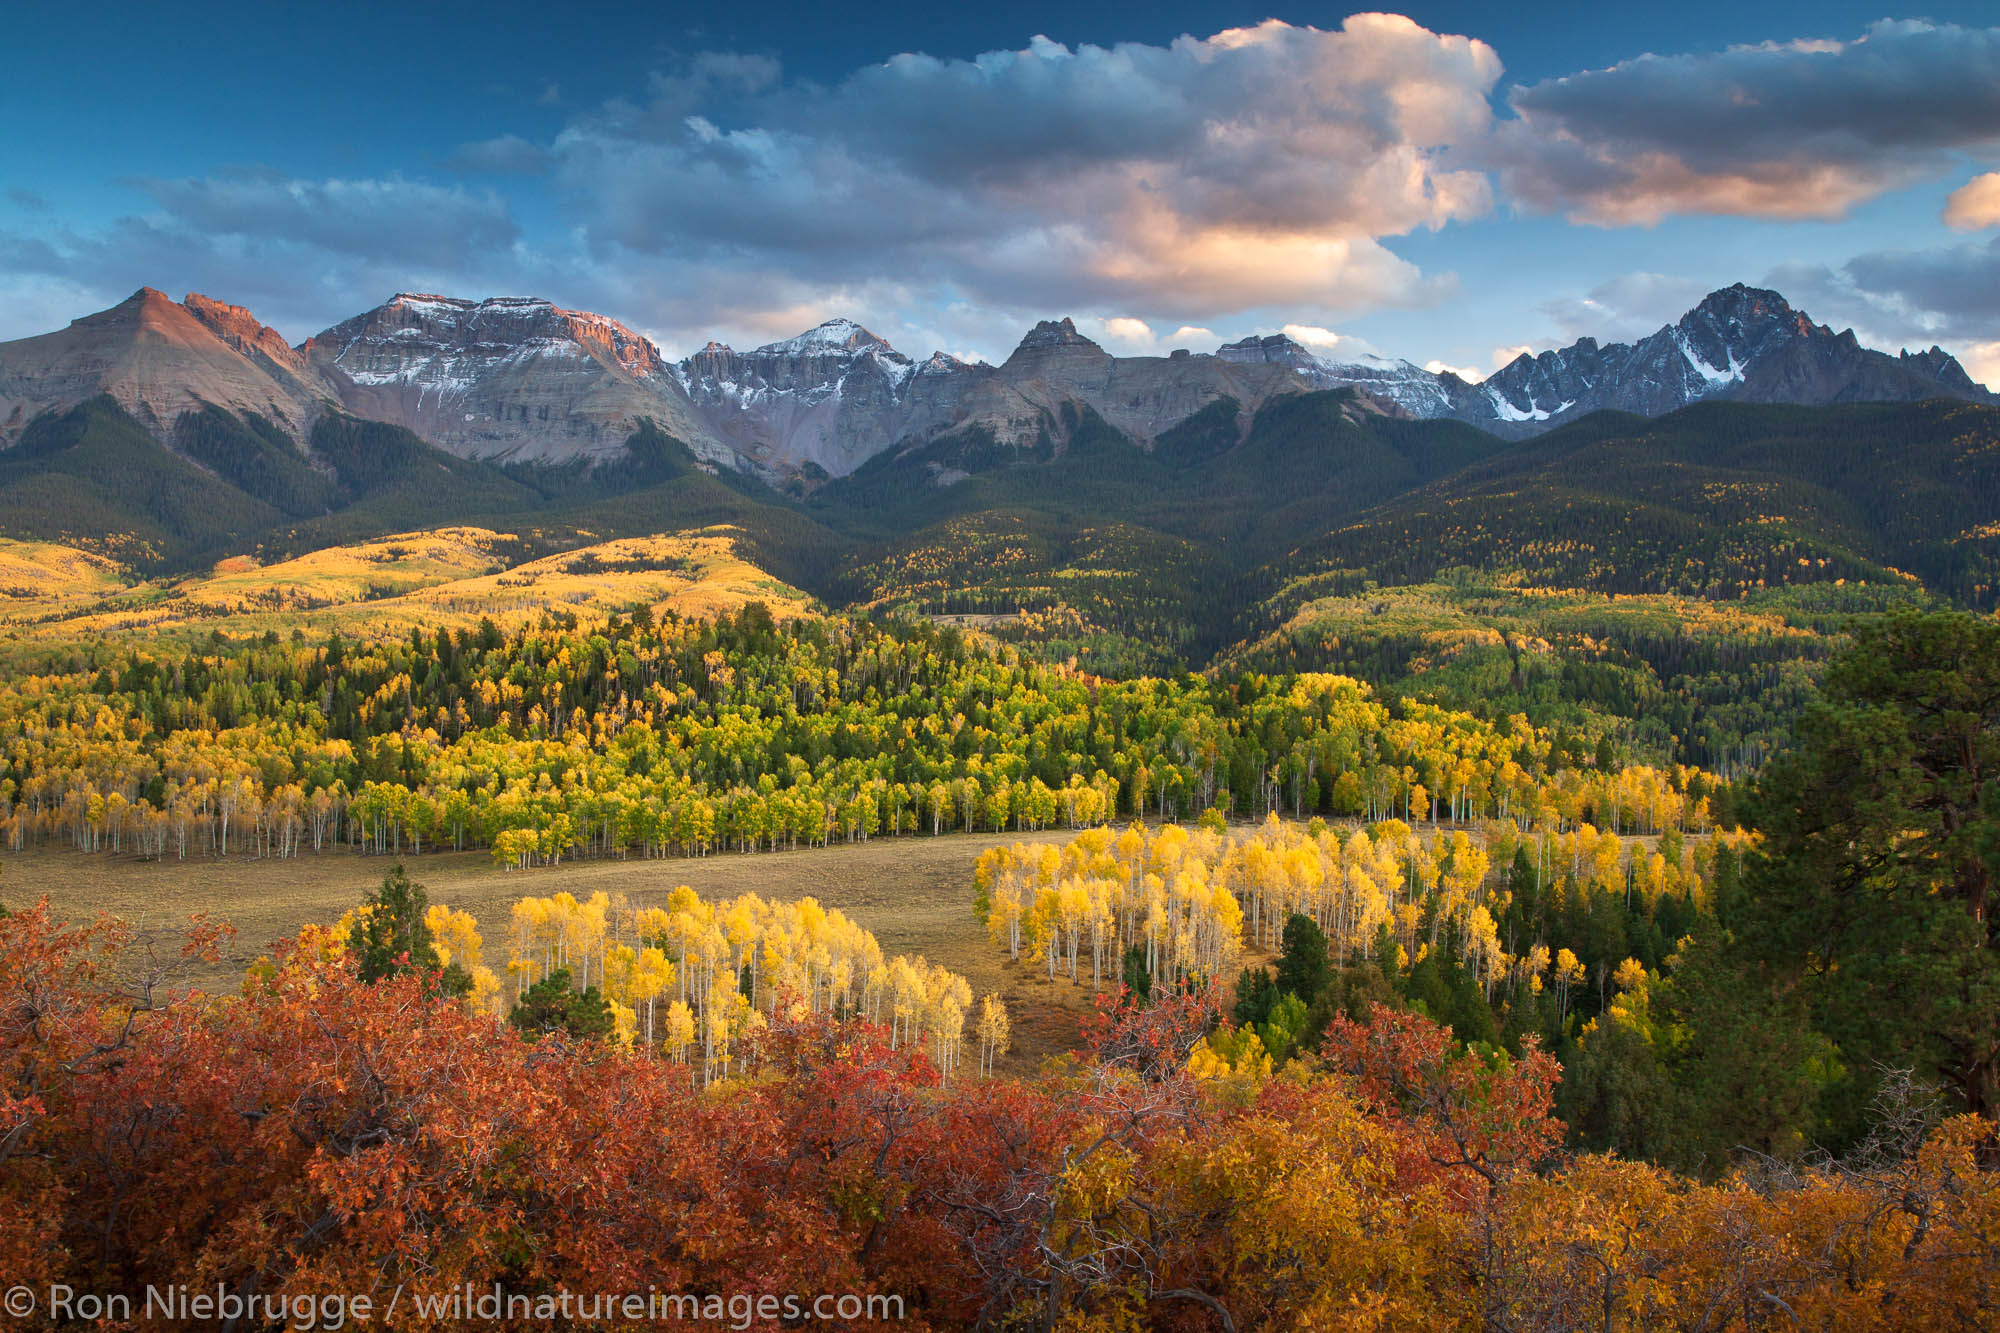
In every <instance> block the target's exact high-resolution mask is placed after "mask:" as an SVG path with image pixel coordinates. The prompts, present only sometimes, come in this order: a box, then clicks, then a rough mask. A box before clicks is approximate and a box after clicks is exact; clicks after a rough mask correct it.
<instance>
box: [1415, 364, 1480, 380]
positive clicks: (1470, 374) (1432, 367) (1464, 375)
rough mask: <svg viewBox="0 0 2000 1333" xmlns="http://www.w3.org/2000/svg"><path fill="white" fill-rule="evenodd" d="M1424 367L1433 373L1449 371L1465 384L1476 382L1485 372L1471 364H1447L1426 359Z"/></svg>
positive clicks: (1439, 373) (1440, 373)
mask: <svg viewBox="0 0 2000 1333" xmlns="http://www.w3.org/2000/svg"><path fill="white" fill-rule="evenodd" d="M1424 369H1425V370H1428V371H1429V372H1430V373H1431V374H1433V375H1442V374H1444V373H1445V372H1447V371H1449V372H1450V373H1452V374H1454V375H1456V376H1458V377H1459V378H1460V379H1462V380H1464V381H1465V382H1466V383H1467V384H1477V383H1479V382H1480V381H1481V380H1483V379H1485V378H1486V372H1485V371H1483V370H1479V369H1476V368H1474V367H1472V366H1453V365H1447V364H1446V363H1445V362H1443V361H1426V362H1424Z"/></svg>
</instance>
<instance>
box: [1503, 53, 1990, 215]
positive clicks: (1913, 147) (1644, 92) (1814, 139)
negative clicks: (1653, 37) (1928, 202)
mask: <svg viewBox="0 0 2000 1333" xmlns="http://www.w3.org/2000/svg"><path fill="white" fill-rule="evenodd" d="M1508 100H1509V102H1510V103H1511V105H1512V107H1513V109H1514V111H1515V114H1516V119H1514V120H1511V121H1508V122H1505V123H1504V124H1503V125H1501V126H1500V128H1499V131H1498V133H1497V135H1496V136H1495V142H1494V146H1493V152H1492V157H1493V159H1494V160H1495V161H1496V162H1497V163H1498V164H1499V165H1500V166H1501V168H1502V173H1501V175H1502V181H1503V183H1504V184H1505V186H1506V188H1507V191H1508V193H1509V194H1510V195H1512V196H1513V197H1514V198H1515V199H1516V200H1517V201H1519V202H1521V203H1523V204H1525V205H1527V206H1528V207H1529V208H1532V209H1536V210H1542V211H1561V212H1565V213H1567V214H1568V215H1569V216H1570V217H1571V218H1572V219H1574V220H1577V221H1582V222H1590V223H1596V224H1599V225H1604V226H1625V225H1632V224H1639V225H1650V224H1652V223H1655V222H1658V221H1660V220H1661V219H1662V218H1664V217H1667V216H1668V215H1670V214H1674V213H1716V214H1733V215H1741V216H1752V217H1771V218H1836V217H1840V216H1843V215H1844V214H1846V213H1847V211H1848V210H1849V209H1851V208H1852V207H1853V206H1854V205H1855V204H1857V203H1860V202H1861V201H1863V200H1867V199H1872V198H1875V197H1876V196H1878V195H1881V194H1883V193H1885V192H1887V191H1890V190H1894V189H1898V188H1901V187H1903V186H1906V185H1910V184H1912V183H1914V182H1917V181H1921V180H1926V179H1930V178H1932V177H1934V176H1937V175H1939V174H1941V173H1942V172H1944V171H1946V170H1948V169H1949V168H1950V167H1951V165H1952V163H1953V162H1954V161H1955V156H1954V155H1955V154H1957V153H1960V152H1968V151H1969V152H1974V153H1983V154H1987V155H1992V154H1994V153H1996V152H2000V28H1987V29H1967V28H1959V27H1954V26H1951V25H1948V24H1943V25H1941V24H1931V23H1925V22H1917V21H1908V22H1903V21H1889V20H1884V21H1882V22H1880V23H1877V24H1875V25H1873V26H1872V27H1870V28H1869V29H1868V31H1867V32H1866V33H1865V34H1864V35H1863V36H1862V37H1861V38H1859V39H1857V40H1854V41H1848V42H1840V41H1801V42H1785V43H1765V44H1762V45H1758V46H1735V47H1730V48H1728V49H1726V50H1723V51H1719V52H1710V53H1699V54H1689V55H1673V56H1659V55H1646V56H1641V57H1639V58H1638V59H1636V60H1628V61H1624V62H1622V63H1620V64H1617V65H1614V66H1612V67H1611V68H1609V69H1602V70H1591V71H1586V72H1584V73H1580V74H1573V75H1570V76H1568V77H1566V78H1559V79H1549V80H1545V81H1544V82H1541V83H1537V84H1534V85H1531V86H1529V87H1525V88H1517V89H1515V90H1514V91H1513V92H1512V93H1511V94H1510V95H1509V99H1508Z"/></svg>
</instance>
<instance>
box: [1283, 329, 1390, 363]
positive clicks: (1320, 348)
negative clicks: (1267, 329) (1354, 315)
mask: <svg viewBox="0 0 2000 1333" xmlns="http://www.w3.org/2000/svg"><path fill="white" fill-rule="evenodd" d="M1279 332H1280V333H1282V334H1284V335H1285V336H1286V337H1287V338H1290V339H1291V340H1292V341H1293V342H1295V343H1300V344H1303V345H1304V346H1306V347H1310V348H1312V349H1313V350H1314V351H1316V352H1325V353H1328V354H1330V355H1333V356H1335V357H1342V356H1379V355H1380V353H1379V352H1377V351H1376V350H1375V345H1374V344H1373V343H1371V342H1369V341H1368V340H1367V339H1366V338H1356V337H1353V336H1351V335H1349V334H1345V333H1335V332H1334V331H1333V330H1332V329H1322V328H1320V327H1318V326H1317V325H1313V324H1287V325H1285V327H1284V328H1282V329H1280V330H1279Z"/></svg>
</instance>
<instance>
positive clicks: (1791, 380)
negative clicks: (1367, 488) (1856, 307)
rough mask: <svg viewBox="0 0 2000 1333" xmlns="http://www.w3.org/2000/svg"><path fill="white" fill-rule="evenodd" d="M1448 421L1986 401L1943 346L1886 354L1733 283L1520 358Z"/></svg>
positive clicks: (1529, 426) (1518, 427)
mask: <svg viewBox="0 0 2000 1333" xmlns="http://www.w3.org/2000/svg"><path fill="white" fill-rule="evenodd" d="M1480 390H1481V391H1480V392H1477V393H1474V394H1471V395H1469V396H1468V398H1467V399H1466V400H1465V402H1464V404H1463V405H1462V406H1461V408H1460V409H1459V410H1458V411H1454V412H1451V413H1449V414H1448V415H1452V416H1456V417H1458V418H1459V419H1460V420H1462V421H1469V422H1471V423H1472V424H1473V425H1475V426H1482V427H1485V428H1487V429H1489V430H1495V431H1496V433H1500V434H1533V433H1535V432H1537V431H1540V430H1545V429H1547V428H1548V427H1550V426H1553V425H1559V424H1561V423H1562V422H1564V421H1569V420H1573V419H1575V418H1576V417H1579V416H1582V415H1584V414H1585V413H1588V412H1595V411H1598V410H1600V409H1603V408H1614V409H1616V410H1618V411H1622V412H1636V413H1638V414H1639V415H1641V416H1649V417H1650V416H1660V415H1663V414H1665V413H1667V412H1671V411H1674V410H1675V409H1676V408H1681V407H1686V406H1687V405H1688V404H1690V403H1695V402H1701V401H1704V400H1707V399H1726V400H1731V401H1736V402H1753V403H1803V404H1809V405H1827V404H1832V403H1855V402H1918V401H1921V400H1923V399H1926V398H1963V399H1967V400H1969V401H1972V402H1983V403H1990V402H1993V401H1995V398H1994V396H1993V395H1992V394H1991V393H1988V392H1987V391H1986V390H1985V389H1984V388H1982V387H1981V386H1979V385H1978V384H1975V383H1974V382H1973V380H1972V378H1971V376H1969V375H1967V374H1966V373H1965V370H1964V368H1963V367H1961V366H1960V365H1959V364H1958V362H1957V360H1956V359H1954V358H1953V357H1951V356H1949V355H1947V354H1946V353H1945V352H1944V351H1943V349H1941V348H1937V347H1933V348H1931V349H1930V350H1929V351H1928V352H1920V353H1917V354H1915V355H1912V354H1910V353H1908V352H1905V353H1903V354H1902V355H1900V356H1890V355H1888V354H1887V353H1885V352H1878V351H1875V350H1873V349H1871V348H1866V347H1863V346H1861V344H1860V343H1859V341H1858V340H1857V339H1856V338H1855V336H1854V331H1853V330H1852V329H1849V330H1847V331H1846V332H1844V333H1835V332H1834V331H1833V330H1832V329H1830V328H1828V327H1827V326H1826V325H1824V324H1815V323H1813V321H1812V319H1811V318H1810V317H1809V316H1807V315H1806V314H1805V312H1804V311H1801V310H1796V309H1794V308H1793V307H1792V305H1791V304H1790V303H1789V302H1788V301H1786V300H1785V298H1784V297H1782V296H1780V295H1779V294H1778V293H1777V292H1774V291H1768V290H1764V289H1761V288H1756V287H1746V286H1744V285H1743V284H1742V283H1738V284H1736V285H1735V286H1733V287H1727V288H1724V289H1723V290H1721V291H1718V292H1711V293H1710V294H1709V295H1708V296H1707V297H1705V298H1703V300H1702V302H1701V304H1700V305H1697V306H1696V307H1695V308H1694V309H1693V310H1690V311H1689V312H1688V313H1687V314H1685V315H1683V316H1682V317H1681V318H1680V320H1679V321H1677V322H1676V323H1673V324H1669V325H1667V326H1666V327H1664V328H1662V329H1661V330H1660V331H1659V332H1657V333H1655V334H1652V335H1651V336H1650V337H1647V338H1643V339H1641V340H1640V341H1638V342H1636V343H1610V344H1607V345H1602V346H1600V345H1599V344H1598V342H1597V340H1596V339H1594V338H1583V339H1579V340H1578V341H1577V342H1575V343H1572V344H1571V345H1570V346H1568V347H1565V348H1562V349H1561V350H1559V351H1550V352H1543V353H1541V354H1540V355H1538V356H1529V355H1526V354H1523V355H1522V356H1520V357H1518V358H1516V359H1515V360H1514V361H1513V362H1511V363H1510V364H1509V365H1508V366H1506V368H1504V369H1502V370H1500V371H1498V372H1497V373H1495V374H1494V375H1492V376H1491V377H1490V378H1488V379H1487V380H1486V382H1485V383H1484V384H1483V385H1481V386H1480Z"/></svg>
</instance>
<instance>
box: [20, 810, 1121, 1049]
mask: <svg viewBox="0 0 2000 1333" xmlns="http://www.w3.org/2000/svg"><path fill="white" fill-rule="evenodd" d="M1069 836H1070V835H1069V833H1068V832H1067V831H1061V830H1050V831H1044V832H1040V833H1022V834H998V835H996V834H947V835H945V836H943V837H940V838H875V839H872V840H870V841H868V842H865V843H852V844H838V843H837V844H835V845H833V846H830V847H821V848H815V849H812V850H800V851H787V852H756V853H732V854H723V855H716V856H706V857H674V858H669V859H652V860H647V859H642V858H636V857H635V858H629V859H626V860H622V861H621V860H592V861H569V862H565V863H564V864H562V865H558V866H543V867H537V868H535V869H531V870H515V869H501V868H498V867H496V866H494V864H493V859H492V857H491V856H490V855H488V854H487V853H485V852H441V853H433V852H426V853H424V854H423V855H421V856H411V857H405V858H403V863H404V865H405V866H406V868H407V869H408V870H409V872H410V875H411V877H412V878H414V879H416V880H417V881H419V882H420V883H422V884H424V885H425V886H426V887H427V888H428V889H429V891H430V900H431V901H432V902H433V903H444V904H446V905H448V906H451V907H455V908H458V909H459V910H461V911H466V912H470V913H472V915H473V917H474V918H475V919H476V920H477V921H478V922H479V929H480V934H481V936H482V937H483V938H484V939H485V941H486V943H487V948H488V950H489V951H490V953H491V954H492V956H495V957H499V956H502V955H503V954H504V948H505V940H506V936H507V921H508V912H509V910H510V909H511V908H512V906H513V904H514V903H515V901H516V900H518V899H521V898H525V897H529V896H548V895H551V894H556V893H563V892H568V893H571V894H574V895H575V896H576V897H578V898H586V897H588V896H589V895H591V894H593V893H597V892H603V893H606V894H609V895H610V896H612V897H613V898H616V897H617V896H619V895H621V894H622V895H624V896H625V897H626V898H628V899H629V900H631V902H632V903H633V905H635V906H638V907H657V906H661V905H663V904H664V903H665V901H666V898H667V895H668V894H669V893H671V892H672V891H673V889H674V888H675V887H676V886H678V885H682V884H685V885H688V886H689V887H690V888H692V889H694V890H695V891H696V892H697V893H699V894H701V896H702V897H703V898H706V899H709V900H716V899H723V898H733V897H736V896H737V895H739V894H745V893H755V894H759V895H761V896H763V897H765V898H769V899H776V900H784V901H790V900H793V899H797V898H803V897H812V898H817V899H818V900H819V902H820V903H821V905H822V906H825V907H828V908H838V909H839V910H840V911H842V912H845V913H847V915H848V916H850V917H852V918H853V919H854V920H855V921H856V922H858V923H859V924H860V925H861V926H863V927H864V928H866V929H867V930H869V931H871V932H873V933H874V935H875V938H876V939H877V940H878V941H880V943H881V945H882V951H883V953H884V954H911V955H915V954H922V955H923V956H924V957H926V958H928V959H929V960H930V961H932V962H934V963H941V964H943V965H944V966H946V967H949V968H950V969H951V970H952V971H954V972H957V973H959V974H960V975H961V976H963V977H965V978H966V980H968V981H969V982H971V983H972V990H973V993H974V994H975V995H986V994H989V993H996V992H997V993H998V994H999V995H1000V996H1001V997H1002V998H1003V999H1004V1000H1005V1001H1006V1003H1007V1008H1008V1011H1009V1012H1010V1014H1011V1015H1012V1016H1013V1024H1014V1033H1013V1036H1014V1050H1013V1052H1012V1053H1011V1055H1010V1057H1009V1060H1008V1063H1009V1065H1011V1066H1014V1067H1019V1068H1032V1067H1033V1065H1034V1064H1035V1063H1037V1062H1039V1060H1040V1059H1041V1058H1042V1057H1043V1056H1044V1055H1049V1054H1053V1053H1055V1052H1057V1051H1062V1050H1069V1049H1072V1048H1074V1046H1075V1044H1076V1040H1077V1017H1078V1015H1079V1014H1080V1013H1082V1012H1083V1011H1084V1010H1085V1008H1086V1007H1087V1005H1088V995H1089V992H1088V990H1079V989H1078V988H1076V987H1074V986H1072V985H1071V984H1070V983H1069V982H1068V981H1066V980H1065V981H1059V982H1057V983H1056V984H1055V985H1053V986H1051V985H1050V984H1049V983H1048V982H1047V981H1046V980H1045V979H1043V977H1042V975H1041V973H1040V971H1039V969H1038V968H1037V967H1036V966H1035V965H1034V964H1033V963H1030V962H1027V961H1025V960H1024V961H1023V962H1021V963H1010V962H1008V961H1007V959H1006V958H1005V956H1004V954H1003V953H1002V952H1001V950H999V949H998V948H996V947H995V946H994V945H993V943H992V942H991V941H990V940H988V939H987V936H986V932H985V930H984V928H983V927H981V926H980V924H979V923H978V922H977V921H976V920H974V918H973V915H972V868H973V863H974V862H975V861H976V860H977V859H978V857H979V854H980V853H981V852H983V851H985V850H986V849H987V848H989V847H995V846H1003V845H1011V844H1013V843H1015V842H1028V843H1060V842H1063V841H1066V840H1067V839H1068V837H1069ZM394 864H395V858H393V857H384V856H359V855H354V854H351V853H345V852H328V853H324V854H322V855H319V856H303V857H297V858H294V859H290V860H284V861H277V860H268V859H251V858H242V857H232V858H229V859H227V860H209V859H206V858H202V859H197V858H193V857H190V858H189V859H187V860H185V861H177V860H173V859H171V858H169V859H167V860H163V861H150V860H142V859H140V858H137V857H106V856H89V855H83V854H80V853H76V852H68V851H54V850H44V851H28V852H22V853H18V854H16V855H13V856H10V857H8V858H7V860H6V863H5V867H4V871H0V902H5V903H7V904H8V905H10V906H13V907H19V906H21V905H23V904H26V903H32V902H34V901H35V900H36V899H38V898H40V897H42V896H43V895H47V897H48V899H49V901H50V902H51V903H52V904H53V905H54V906H55V908H56V909H57V911H58V912H59V913H60V914H61V915H63V916H65V917H67V918H69V919H70V920H73V921H83V920H88V919H89V918H91V917H92V916H94V915H95V914H97V913H99V912H109V913H111V914H112V915H114V916H118V917H122V918H123V919H125V920H127V921H129V922H131V923H132V924H133V925H134V926H135V927H137V928H139V929H140V930H142V931H147V932H153V933H157V934H158V935H159V936H160V937H161V939H162V943H163V947H164V945H165V941H166V940H167V939H170V938H172V937H173V936H175V935H177V934H178V932H179V931H180V930H181V929H182V928H183V927H184V926H185V925H186V924H187V920H188V917H189V915H190V914H192V913H197V912H206V913H208V914H209V915H211V916H213V917H215V918H218V919H221V920H226V921H228V922H229V923H230V924H232V925H233V926H235V927H236V931H237V934H236V938H235V940H234V941H233V943H232V945H231V946H230V949H229V952H228V956H227V957H226V959H225V960H224V961H223V962H222V963H220V964H218V965H215V966H212V967H207V968H203V969H201V970H200V971H198V972H196V973H195V974H194V975H193V977H192V980H193V981H194V983H195V984H196V985H197V986H200V987H201V988H203V989H205V990H211V991H233V990H235V989H236V987H237V985H238V982H239V980H240V978H241V976H242V973H243V969H244V967H245V966H247V965H248V964H249V963H250V962H251V961H252V960H253V959H255V958H256V957H258V956H259V955H260V954H263V953H265V952H267V951H268V949H269V948H270V946H271V944H272V942H273V941H276V940H280V939H284V938H287V937H289V936H291V935H293V934H296V933H297V932H298V930H299V928H300V927H302V926H305V925H307V924H310V923H314V922H319V923H325V922H331V921H333V920H335V919H337V918H338V917H339V916H340V914H341V913H342V912H345V911H346V910H347V909H348V908H350V907H353V906H354V905H355V904H356V903H358V902H360V901H361V898H362V896H363V895H364V894H365V893H367V892H368V891H369V890H370V889H371V888H373V887H375V886H376V885H377V884H379V883H380V882H381V880H382V876H383V875H384V874H385V873H387V871H388V870H389V868H390V867H391V866H392V865H394Z"/></svg>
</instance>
